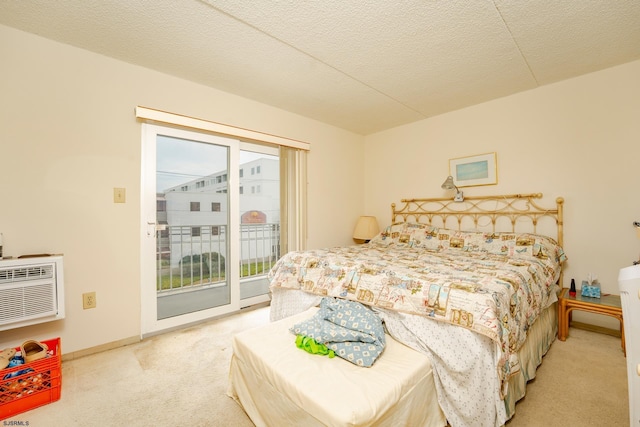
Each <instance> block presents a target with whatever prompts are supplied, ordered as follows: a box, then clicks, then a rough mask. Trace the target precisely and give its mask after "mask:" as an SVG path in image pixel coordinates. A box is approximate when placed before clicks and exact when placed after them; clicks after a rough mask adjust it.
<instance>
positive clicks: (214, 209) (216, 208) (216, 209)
mask: <svg viewBox="0 0 640 427" xmlns="http://www.w3.org/2000/svg"><path fill="white" fill-rule="evenodd" d="M211 212H220V202H211Z"/></svg>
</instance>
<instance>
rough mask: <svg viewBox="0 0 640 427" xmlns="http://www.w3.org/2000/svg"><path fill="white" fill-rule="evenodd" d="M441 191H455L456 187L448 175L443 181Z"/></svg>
mask: <svg viewBox="0 0 640 427" xmlns="http://www.w3.org/2000/svg"><path fill="white" fill-rule="evenodd" d="M442 189H443V190H457V189H458V187H456V185H455V184H454V183H453V177H452V176H451V175H449V176H448V177H447V179H445V180H444V182H443V183H442Z"/></svg>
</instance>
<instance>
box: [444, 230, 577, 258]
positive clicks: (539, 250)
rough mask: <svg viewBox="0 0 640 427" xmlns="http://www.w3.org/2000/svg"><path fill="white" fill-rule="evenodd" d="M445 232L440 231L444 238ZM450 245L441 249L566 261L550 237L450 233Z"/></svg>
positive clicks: (445, 245)
mask: <svg viewBox="0 0 640 427" xmlns="http://www.w3.org/2000/svg"><path fill="white" fill-rule="evenodd" d="M446 234H447V233H445V230H440V234H439V235H442V236H446ZM449 237H450V243H449V244H448V245H447V244H446V243H444V242H443V243H442V245H443V247H448V248H458V249H462V250H465V251H469V252H487V253H490V254H496V255H506V256H509V257H518V256H522V257H532V256H535V257H537V258H542V259H546V258H548V259H550V260H552V262H554V263H562V262H563V261H565V260H566V256H565V254H564V251H563V249H562V248H561V247H560V246H559V245H558V243H557V242H556V241H555V240H554V239H552V238H551V237H547V236H543V235H540V234H533V233H494V232H475V231H460V232H455V231H450V233H449Z"/></svg>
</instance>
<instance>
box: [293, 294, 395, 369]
mask: <svg viewBox="0 0 640 427" xmlns="http://www.w3.org/2000/svg"><path fill="white" fill-rule="evenodd" d="M291 332H292V333H293V334H294V335H296V336H298V337H299V336H302V337H310V338H312V339H313V340H315V341H316V342H317V343H319V344H324V345H325V346H327V348H328V349H330V350H333V351H334V352H335V355H336V356H338V357H341V358H343V359H345V360H347V361H349V362H351V363H353V364H355V365H358V366H363V367H367V368H368V367H371V366H372V365H373V363H374V362H375V361H376V359H377V358H378V356H380V354H382V352H383V351H384V347H385V336H384V328H383V326H382V320H381V319H380V318H379V317H378V316H377V315H376V314H375V313H374V312H373V311H371V309H369V308H368V307H366V306H365V305H363V304H360V303H358V302H355V301H349V300H342V299H337V298H332V297H325V298H323V299H322V301H321V302H320V310H318V312H317V313H316V314H315V315H314V316H313V317H311V318H310V319H308V320H305V321H304V322H300V323H298V324H295V325H294V326H293V327H292V328H291Z"/></svg>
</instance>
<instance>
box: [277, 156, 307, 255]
mask: <svg viewBox="0 0 640 427" xmlns="http://www.w3.org/2000/svg"><path fill="white" fill-rule="evenodd" d="M306 246H307V152H306V151H305V150H299V149H296V148H291V147H285V146H282V145H281V146H280V249H281V254H282V255H284V254H286V253H287V252H289V251H300V250H304V249H306Z"/></svg>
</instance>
